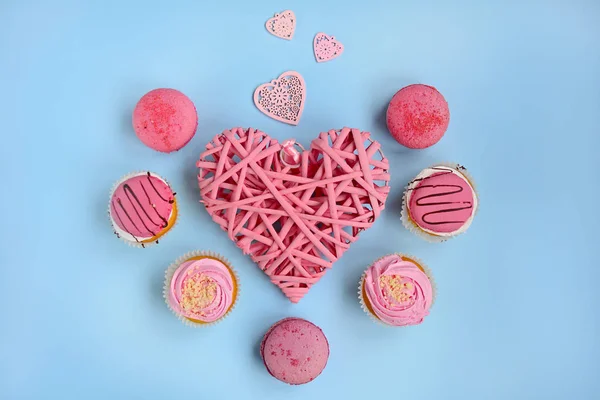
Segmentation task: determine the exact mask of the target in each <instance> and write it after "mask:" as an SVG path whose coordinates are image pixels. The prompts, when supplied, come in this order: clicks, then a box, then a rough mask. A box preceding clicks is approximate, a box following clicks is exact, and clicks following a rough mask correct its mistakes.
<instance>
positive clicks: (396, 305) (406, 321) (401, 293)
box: [364, 254, 433, 326]
mask: <svg viewBox="0 0 600 400" xmlns="http://www.w3.org/2000/svg"><path fill="white" fill-rule="evenodd" d="M365 274H366V276H365V281H364V285H365V286H364V289H365V292H366V295H367V299H368V300H369V303H370V304H371V308H372V309H373V312H374V313H375V315H376V316H377V318H379V319H380V320H381V321H382V322H384V323H386V324H388V325H393V326H406V325H417V324H420V323H421V322H423V319H424V318H425V317H426V316H427V315H428V314H429V307H431V303H432V300H433V288H432V286H431V282H430V281H429V278H428V277H427V275H425V273H424V272H423V271H421V269H420V268H419V267H418V266H417V265H416V264H415V263H413V262H411V261H404V260H402V258H401V257H400V256H399V255H397V254H392V255H389V256H386V257H384V258H382V259H381V260H378V261H376V262H375V264H373V265H372V266H371V267H369V268H368V269H367V271H366V273H365Z"/></svg>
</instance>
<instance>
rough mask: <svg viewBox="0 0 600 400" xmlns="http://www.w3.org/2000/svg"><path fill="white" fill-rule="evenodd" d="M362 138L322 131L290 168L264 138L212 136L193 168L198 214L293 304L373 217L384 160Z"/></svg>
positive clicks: (382, 190) (254, 134) (384, 181)
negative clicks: (199, 197)
mask: <svg viewBox="0 0 600 400" xmlns="http://www.w3.org/2000/svg"><path fill="white" fill-rule="evenodd" d="M380 147H381V146H380V144H379V143H377V142H376V141H373V140H371V139H370V138H369V133H368V132H361V131H360V130H358V129H348V128H344V129H342V130H340V131H335V130H331V131H329V132H323V133H321V134H320V135H319V137H318V138H317V139H315V140H313V142H312V144H311V147H310V150H309V151H305V152H303V153H302V154H301V164H300V166H299V167H298V168H291V167H289V166H286V165H285V164H284V163H283V162H282V160H281V159H280V152H281V148H282V147H281V145H280V144H279V142H278V141H277V140H275V139H271V138H270V137H269V136H268V135H267V134H265V133H263V132H261V131H258V130H255V129H252V128H249V129H242V128H234V129H231V130H226V131H224V132H223V133H222V134H220V135H217V136H215V137H214V138H213V140H212V141H211V142H210V143H208V145H207V146H206V151H205V152H204V153H202V154H201V156H200V160H199V161H198V163H197V166H198V168H199V172H198V183H199V185H200V194H201V195H202V202H203V203H204V205H205V207H206V210H207V211H208V213H209V214H210V215H211V217H212V218H213V220H214V221H215V222H216V223H218V224H219V225H220V226H221V228H222V229H223V230H225V231H227V233H228V235H229V238H230V239H231V240H233V241H234V242H235V243H236V244H237V245H238V247H239V248H241V249H242V250H243V252H244V253H245V254H249V255H250V256H251V257H252V259H253V260H254V261H255V262H256V263H257V264H258V265H259V266H260V268H261V269H262V270H263V271H264V272H265V273H266V274H267V275H268V276H269V277H270V278H271V281H272V282H273V283H274V284H276V285H277V286H279V287H280V288H281V290H282V291H283V293H284V294H285V295H286V296H287V297H288V298H289V299H290V300H291V301H292V302H294V303H296V302H298V301H299V300H300V299H301V298H302V296H304V295H305V294H306V293H307V292H308V290H309V289H310V287H311V286H312V285H313V284H315V283H316V282H317V281H318V280H319V279H321V277H322V276H323V275H324V274H325V271H327V269H328V268H331V265H332V264H333V262H335V261H336V260H337V259H338V258H340V257H341V255H342V254H343V253H344V251H346V250H347V249H348V248H349V246H350V244H351V243H352V242H354V241H355V240H356V238H357V237H358V234H359V233H360V232H361V231H363V230H365V229H367V228H369V227H370V226H371V225H372V224H373V222H374V221H375V219H377V217H379V215H380V213H381V211H382V210H383V208H384V206H385V200H386V198H387V195H388V193H389V186H388V182H389V179H390V175H389V173H388V167H389V164H388V161H387V159H386V158H385V157H384V156H383V153H382V152H381V149H380Z"/></svg>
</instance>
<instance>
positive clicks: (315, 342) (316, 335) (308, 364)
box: [260, 318, 329, 385]
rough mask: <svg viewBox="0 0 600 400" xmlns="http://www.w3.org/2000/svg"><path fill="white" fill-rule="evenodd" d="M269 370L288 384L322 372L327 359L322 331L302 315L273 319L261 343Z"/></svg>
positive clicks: (261, 351) (307, 380) (304, 380)
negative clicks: (275, 320)
mask: <svg viewBox="0 0 600 400" xmlns="http://www.w3.org/2000/svg"><path fill="white" fill-rule="evenodd" d="M260 355H261V357H262V359H263V361H264V363H265V366H266V367H267V371H269V373H270V374H271V375H272V376H273V377H275V378H277V379H279V380H280V381H282V382H285V383H289V384H290V385H302V384H304V383H308V382H310V381H312V380H313V379H315V378H316V377H317V376H319V375H320V374H321V372H322V371H323V369H324V368H325V365H327V360H328V359H329V343H328V342H327V338H326V337H325V335H324V334H323V331H322V330H321V329H320V328H319V327H318V326H316V325H315V324H313V323H312V322H309V321H306V320H304V319H301V318H285V319H282V320H281V321H279V322H277V323H275V324H274V325H273V326H272V327H271V328H270V329H269V331H268V332H267V333H266V335H265V337H264V338H263V340H262V343H261V345H260Z"/></svg>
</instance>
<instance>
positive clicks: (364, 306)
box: [358, 253, 437, 328]
mask: <svg viewBox="0 0 600 400" xmlns="http://www.w3.org/2000/svg"><path fill="white" fill-rule="evenodd" d="M394 254H395V255H397V256H400V257H403V258H409V259H411V260H413V261H414V262H415V263H417V264H419V266H420V267H421V268H423V271H424V273H425V275H427V278H429V282H431V290H432V295H431V305H430V306H429V310H431V308H432V307H433V305H434V304H435V299H436V297H437V284H436V282H435V279H434V278H433V273H432V272H431V269H430V268H429V267H428V266H427V265H425V264H424V263H423V261H421V259H419V258H417V257H413V256H409V255H407V254H403V253H392V254H386V255H385V256H383V257H379V258H378V259H377V260H375V261H373V263H372V264H375V263H376V262H377V261H379V260H382V259H384V258H385V257H388V256H391V255H394ZM372 264H371V265H372ZM369 267H370V266H369ZM369 267H367V268H369ZM365 277H366V272H364V273H363V274H362V275H361V277H360V281H359V283H358V301H359V303H360V308H362V310H363V311H364V312H365V313H366V314H367V315H368V316H369V317H370V318H371V320H372V321H374V322H376V323H377V324H379V325H383V326H388V327H392V328H406V327H408V326H413V325H403V326H396V325H390V324H386V323H385V322H383V321H382V320H380V319H379V318H377V316H376V315H375V314H373V313H372V312H371V311H369V308H368V307H367V303H366V301H365V299H364V296H363V287H364V283H365Z"/></svg>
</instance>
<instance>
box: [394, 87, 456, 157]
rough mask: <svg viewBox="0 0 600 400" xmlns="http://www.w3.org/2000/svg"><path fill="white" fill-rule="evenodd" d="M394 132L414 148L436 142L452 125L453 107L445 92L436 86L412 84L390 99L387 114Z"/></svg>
mask: <svg viewBox="0 0 600 400" xmlns="http://www.w3.org/2000/svg"><path fill="white" fill-rule="evenodd" d="M386 121H387V126H388V129H389V131H390V133H391V134H392V136H393V137H394V138H395V139H396V140H397V141H398V142H399V143H400V144H402V145H404V146H406V147H409V148H411V149H424V148H426V147H429V146H433V145H434V144H436V143H437V142H438V141H439V140H440V139H441V138H442V136H444V133H445V132H446V129H448V124H449V123H450V111H449V110H448V103H447V102H446V100H445V99H444V96H442V94H441V93H440V92H438V91H437V90H436V89H435V88H434V87H432V86H427V85H410V86H406V87H405V88H402V89H400V90H399V91H398V92H397V93H396V94H395V95H394V97H393V98H392V101H390V104H389V106H388V109H387V115H386Z"/></svg>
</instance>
